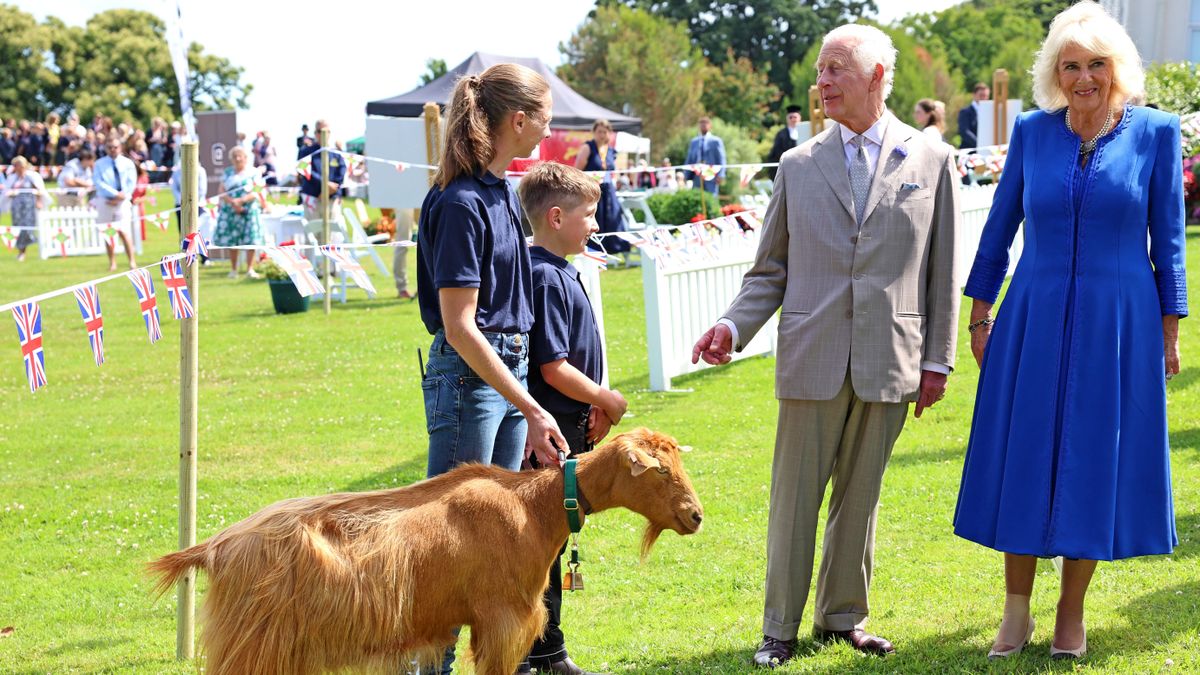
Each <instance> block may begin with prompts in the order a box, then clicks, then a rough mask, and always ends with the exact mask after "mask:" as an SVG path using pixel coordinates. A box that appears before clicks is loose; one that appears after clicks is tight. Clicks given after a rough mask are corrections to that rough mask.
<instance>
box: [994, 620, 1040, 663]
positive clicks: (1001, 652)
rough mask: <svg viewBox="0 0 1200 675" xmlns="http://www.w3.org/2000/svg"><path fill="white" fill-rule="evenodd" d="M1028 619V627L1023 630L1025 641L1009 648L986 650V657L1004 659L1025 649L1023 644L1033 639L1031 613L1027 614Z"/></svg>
mask: <svg viewBox="0 0 1200 675" xmlns="http://www.w3.org/2000/svg"><path fill="white" fill-rule="evenodd" d="M1028 620H1029V624H1028V626H1029V627H1028V628H1027V629H1026V631H1025V641H1024V642H1022V643H1021V644H1019V645H1017V646H1016V647H1011V648H1009V649H992V650H991V651H989V652H988V658H989V659H993V660H995V659H1006V658H1008V657H1010V656H1016V655H1017V654H1020V653H1021V650H1022V649H1025V646H1026V645H1028V644H1029V643H1030V641H1032V640H1033V626H1034V623H1033V615H1032V614H1030V615H1028Z"/></svg>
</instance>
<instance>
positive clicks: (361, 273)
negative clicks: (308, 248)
mask: <svg viewBox="0 0 1200 675" xmlns="http://www.w3.org/2000/svg"><path fill="white" fill-rule="evenodd" d="M321 253H324V254H325V256H326V257H328V258H329V259H330V260H332V261H333V262H334V263H335V264H336V265H337V266H338V269H340V270H342V271H343V272H346V273H347V274H349V275H350V278H352V279H354V283H355V284H358V287H359V288H362V289H364V290H366V291H367V292H368V293H370V294H371V295H375V285H374V284H372V283H371V278H370V277H368V276H367V271H366V270H364V269H363V266H362V265H361V264H360V263H359V262H358V261H357V260H355V259H354V256H353V255H351V254H350V252H349V251H347V250H346V249H344V248H341V247H340V246H322V247H321Z"/></svg>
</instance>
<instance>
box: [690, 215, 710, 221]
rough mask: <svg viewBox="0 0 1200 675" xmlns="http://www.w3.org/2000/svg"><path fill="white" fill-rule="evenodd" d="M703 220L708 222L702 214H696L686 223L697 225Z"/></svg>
mask: <svg viewBox="0 0 1200 675" xmlns="http://www.w3.org/2000/svg"><path fill="white" fill-rule="evenodd" d="M704 220H708V218H705V217H704V214H703V213H697V214H696V215H694V216H692V219H691V220H689V221H688V222H689V223H699V222H701V221H704Z"/></svg>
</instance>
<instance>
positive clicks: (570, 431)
mask: <svg viewBox="0 0 1200 675" xmlns="http://www.w3.org/2000/svg"><path fill="white" fill-rule="evenodd" d="M590 412H591V409H590V408H584V409H583V410H582V411H580V412H578V413H570V414H566V415H560V414H555V415H554V421H555V422H558V428H559V430H560V431H562V435H563V438H566V439H567V446H568V447H569V448H571V456H572V457H577V456H579V455H580V454H582V453H585V452H587V451H589V450H591V449H592V444H591V443H589V442H588V440H587V424H588V413H590ZM530 461H532V462H534V463H535V465H536V462H537V460H536V459H535V458H531V460H530ZM562 517H563V518H564V519H565V518H566V517H567V514H566V512H565V511H564V512H563V514H562ZM566 550H567V545H566V543H564V544H563V547H562V550H561V551H559V552H558V557H557V558H555V559H554V564H553V565H551V566H550V586H549V587H548V588H547V589H546V594H545V595H544V596H542V602H543V603H544V604H545V605H546V613H547V617H546V631H545V632H544V633H542V635H540V636H539V637H538V639H537V640H534V642H533V648H532V649H530V650H529V659H528V660H527V661H526V663H527V664H528V665H530V666H532V667H534V668H538V669H539V670H545V669H547V668H549V667H550V664H551V663H553V662H555V661H561V660H563V659H565V658H567V647H566V642H565V639H564V638H563V633H562V629H560V628H559V621H560V619H561V617H562V554H563V553H564V552H566Z"/></svg>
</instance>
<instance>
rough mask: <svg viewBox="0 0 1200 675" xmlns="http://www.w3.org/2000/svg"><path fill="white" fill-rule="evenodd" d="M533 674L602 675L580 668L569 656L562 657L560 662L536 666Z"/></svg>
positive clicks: (601, 674)
mask: <svg viewBox="0 0 1200 675" xmlns="http://www.w3.org/2000/svg"><path fill="white" fill-rule="evenodd" d="M534 672H536V673H540V674H541V675H551V674H552V673H553V675H603V673H593V672H590V671H587V670H584V669H583V668H580V667H579V666H577V665H575V662H574V661H572V660H571V657H569V656H564V657H563V658H562V660H561V661H552V662H551V663H550V665H548V666H536V667H535V668H534Z"/></svg>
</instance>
